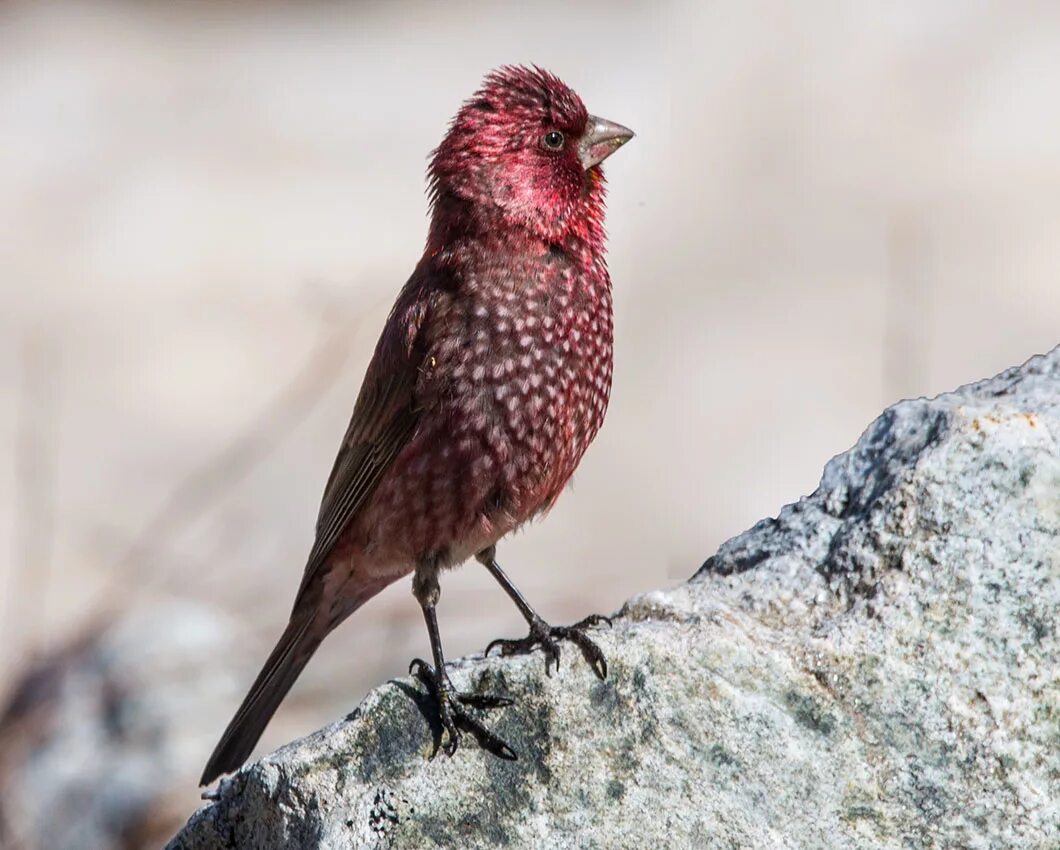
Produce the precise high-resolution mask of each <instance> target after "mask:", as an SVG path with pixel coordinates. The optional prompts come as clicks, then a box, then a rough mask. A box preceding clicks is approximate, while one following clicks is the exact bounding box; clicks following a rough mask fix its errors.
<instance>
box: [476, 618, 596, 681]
mask: <svg viewBox="0 0 1060 850" xmlns="http://www.w3.org/2000/svg"><path fill="white" fill-rule="evenodd" d="M601 623H607V625H609V626H610V625H611V620H610V619H609V618H607V617H605V616H603V615H602V614H590V615H589V616H588V617H586V618H585V619H584V620H582V621H580V622H578V623H575V624H574V625H573V626H550V625H549V624H548V623H546V622H545V621H544V620H542V619H541V618H540V617H538V618H536V619H534V620H533V621H532V622H531V623H530V634H528V635H527V636H526V637H524V638H520V639H519V640H507V639H505V638H498V639H497V640H494V641H490V644H489V646H487V647H486V655H489V654H490V650H492V649H493V648H494V647H499V648H500V651H501V655H521V654H523V653H527V652H533V651H534V649H536V648H537V647H541V649H542V650H544V653H545V673H546V674H547V675H552V665H553V664H555V665H556V669H557V670H558V669H559V642H560V641H561V640H569V641H570V642H571V643H573V644H574V645H575V646H577V647H578V649H580V650H581V651H582V655H584V656H585V660H586V661H587V662H588V663H589V666H590V667H592V668H593V672H594V673H595V674H596V675H597V676H599V677H600V678H601V679H606V678H607V659H606V658H605V657H604V653H603V651H602V650H601V649H600V647H599V646H597V645H596V642H595V641H594V640H593V639H592V638H590V637H589V636H588V635H587V634H586V633H585V632H586V631H587V630H588V629H590V628H592V627H593V626H598V625H600V624H601Z"/></svg>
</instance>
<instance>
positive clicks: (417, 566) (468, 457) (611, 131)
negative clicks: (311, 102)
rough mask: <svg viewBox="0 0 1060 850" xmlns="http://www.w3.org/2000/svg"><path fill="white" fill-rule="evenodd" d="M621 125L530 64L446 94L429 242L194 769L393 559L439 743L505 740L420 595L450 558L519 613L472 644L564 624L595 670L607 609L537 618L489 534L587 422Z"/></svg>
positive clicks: (591, 415) (548, 479) (521, 514)
mask: <svg viewBox="0 0 1060 850" xmlns="http://www.w3.org/2000/svg"><path fill="white" fill-rule="evenodd" d="M631 138H633V132H632V131H631V130H629V129H628V128H626V127H624V126H622V125H621V124H617V123H615V122H613V121H609V120H606V119H603V118H599V117H597V116H595V115H592V114H590V113H589V112H588V110H587V109H586V107H585V104H584V103H583V101H582V99H581V98H580V97H579V96H578V95H577V94H576V93H575V92H574V90H573V89H571V88H570V87H569V86H568V85H567V84H565V83H564V82H563V81H562V80H560V79H559V78H558V77H557V76H555V75H554V74H552V73H550V72H548V71H546V70H544V69H542V68H540V67H538V66H536V65H532V66H523V65H506V66H503V67H500V68H498V69H496V70H493V71H491V72H490V73H489V74H487V75H486V77H485V79H484V80H483V82H482V83H481V85H480V87H479V89H478V90H477V91H476V92H475V93H474V94H473V95H472V96H471V97H470V98H469V99H468V100H466V101H464V102H463V104H462V105H461V107H460V109H459V111H458V112H457V114H456V116H455V117H454V118H453V120H452V121H451V123H450V124H449V127H448V130H447V132H446V134H445V136H444V138H443V139H442V142H441V144H440V145H439V146H438V147H437V148H436V149H435V150H434V151H433V153H432V155H431V157H430V159H429V166H428V199H429V208H430V225H429V229H428V235H427V240H426V246H425V249H424V252H423V255H422V257H421V259H420V260H419V262H418V264H417V265H416V267H415V269H414V271H413V272H412V275H411V276H410V277H409V279H408V281H407V282H406V283H405V285H404V287H403V288H402V289H401V291H400V293H399V294H398V296H397V299H396V301H395V303H394V306H393V308H392V310H391V311H390V314H389V316H388V317H387V320H386V323H385V325H384V327H383V330H382V333H381V335H380V337H379V341H378V343H377V344H376V347H375V351H374V353H373V355H372V358H371V361H370V362H369V365H368V367H367V370H366V372H365V376H364V379H363V382H362V384H361V388H360V391H359V393H358V396H357V400H356V402H355V405H354V409H353V414H352V418H351V420H350V423H349V426H348V428H347V429H346V433H345V436H344V437H343V440H342V443H341V446H340V448H339V451H338V456H337V458H336V460H335V463H334V466H333V468H332V471H331V474H330V476H329V477H328V480H327V484H326V486H325V488H324V493H323V498H322V500H321V505H320V510H319V514H318V518H317V522H316V529H315V537H314V542H313V545H312V548H311V550H310V553H309V556H308V559H307V562H306V565H305V569H304V573H303V576H302V580H301V584H300V586H299V588H298V592H297V594H296V596H295V601H294V606H293V608H292V610H291V615H290V618H289V621H288V624H287V626H286V628H285V630H284V632H283V634H282V636H281V637H280V639H279V641H278V643H277V644H276V647H275V649H273V651H272V653H271V655H269V657H268V660H267V661H266V662H265V665H264V667H263V668H262V670H261V672H260V673H259V675H258V677H257V679H256V680H255V681H254V683H253V685H252V686H251V689H250V691H249V693H248V694H247V696H246V698H245V699H244V700H243V702H242V704H241V705H240V706H239V709H238V710H237V712H236V714H235V716H234V717H233V719H232V721H231V722H230V723H229V725H228V727H227V728H226V729H225V731H224V733H223V735H222V737H221V739H220V741H219V743H218V744H217V746H216V748H215V749H214V751H213V753H212V755H211V756H210V758H209V760H208V762H207V764H206V767H205V769H204V771H203V774H202V779H201V780H200V784H201V785H209V784H211V783H212V782H213V781H214V780H215V779H216V778H218V777H219V776H220V775H222V774H225V773H230V772H232V771H234V770H236V769H237V768H239V767H240V766H241V765H242V764H243V763H244V762H245V761H246V760H247V758H248V757H249V756H250V754H251V752H252V751H253V749H254V747H255V745H256V744H257V742H258V740H259V738H260V736H261V734H262V732H263V731H264V729H265V727H266V725H267V724H268V722H269V720H270V719H271V717H272V715H273V714H274V712H275V711H276V709H277V708H278V707H279V705H280V703H281V701H282V700H283V698H284V697H285V696H286V694H287V692H288V691H289V690H290V688H291V686H292V685H293V684H294V682H295V680H296V679H297V677H298V675H299V674H300V673H301V672H302V670H303V669H304V667H305V665H306V664H307V662H308V661H309V659H310V657H311V656H312V655H313V653H314V652H315V650H316V649H317V647H319V646H320V644H321V642H322V641H323V640H324V638H325V637H326V636H327V635H328V634H329V633H330V632H331V631H332V630H333V629H335V628H336V627H337V626H338V625H339V624H340V623H341V622H343V621H344V620H345V619H346V618H347V617H349V616H350V615H351V614H352V613H353V612H354V611H356V610H357V609H358V608H360V607H361V606H362V605H363V604H365V603H366V602H367V601H368V600H369V599H371V598H372V597H373V596H375V595H376V594H377V593H379V592H380V591H381V590H383V589H384V588H385V587H387V586H388V585H390V584H391V583H393V582H395V581H397V580H399V579H401V578H403V577H406V576H408V575H409V574H412V593H413V596H414V597H415V599H416V600H417V602H418V603H419V605H420V607H421V609H422V612H423V617H424V621H425V624H426V627H427V633H428V637H429V640H430V647H431V663H428V662H426V661H424V660H422V659H415V660H414V661H413V662H412V665H411V666H410V673H413V674H415V676H416V677H417V679H419V680H420V681H421V682H422V683H423V684H424V685H425V687H426V689H427V690H428V692H429V695H430V696H431V697H432V698H433V701H434V703H435V704H436V706H437V710H438V719H439V720H440V725H439V729H440V731H439V737H442V736H444V737H445V739H446V740H445V744H444V749H445V751H446V752H447V753H448V754H449V755H452V754H453V753H454V752H455V751H456V749H457V746H458V743H459V741H460V738H461V733H462V732H464V731H469V732H471V733H473V734H474V736H475V738H476V739H477V740H478V741H479V742H480V744H481V745H482V746H483V747H485V748H486V749H488V750H490V751H492V752H494V753H495V754H497V755H498V756H501V757H503V758H516V757H517V754H516V753H515V752H514V751H513V750H512V748H511V747H510V746H508V744H507V743H506V742H504V741H503V740H502V739H501V738H499V737H498V736H497V735H495V734H494V733H493V732H491V731H490V730H489V729H488V728H487V727H486V726H485V724H484V723H483V722H482V721H481V720H479V719H478V716H477V715H478V714H479V713H480V711H479V710H482V711H485V710H487V709H493V708H498V707H503V706H507V705H510V704H511V700H509V699H507V698H505V697H503V696H495V695H488V694H464V693H460V692H458V691H457V689H456V688H455V686H454V685H453V684H452V682H451V681H450V679H449V676H448V674H447V673H446V669H445V656H444V653H443V650H442V642H441V638H440V635H439V629H438V620H437V615H436V611H435V607H436V605H437V603H438V599H439V595H440V585H439V576H440V574H441V573H442V572H443V571H445V570H447V569H450V568H452V567H456V566H458V565H460V564H462V563H463V562H465V561H467V560H470V559H471V558H476V559H477V560H478V561H479V562H480V563H481V564H482V565H484V566H485V568H486V569H487V570H488V571H489V572H490V573H491V574H492V575H493V577H494V578H495V579H496V580H497V581H498V582H499V584H500V585H501V587H502V588H503V589H504V591H505V592H506V593H507V594H508V596H510V597H511V599H512V601H513V602H514V603H515V605H516V606H517V607H518V609H519V611H520V612H521V614H522V615H523V617H524V618H525V619H526V621H527V624H528V626H529V633H528V635H527V636H526V637H525V638H522V639H518V640H507V639H502V640H496V641H493V642H492V643H491V644H490V645H489V646H487V648H486V654H487V655H488V654H489V652H490V651H491V650H493V649H495V648H498V649H499V650H500V653H501V654H502V655H512V654H516V653H526V652H531V651H534V650H535V649H540V650H542V651H543V652H544V654H545V666H546V672H548V671H549V670H550V664H553V663H554V664H556V665H557V666H558V663H559V652H560V650H559V646H560V641H563V640H566V641H569V642H571V643H573V644H575V645H577V647H579V648H580V650H581V652H582V654H583V655H584V656H585V658H586V660H587V661H588V663H589V664H590V666H591V667H592V668H593V670H594V671H595V672H596V674H597V675H598V676H599V677H600V678H605V677H606V675H607V661H606V658H605V657H604V655H603V653H602V651H601V650H600V649H599V647H598V646H597V644H596V642H595V641H593V640H592V638H591V637H589V635H588V634H587V631H589V630H590V629H592V628H593V627H595V626H598V625H602V624H603V623H604V622H605V621H606V618H604V617H601V616H599V615H591V616H589V617H587V618H585V619H584V620H582V621H581V622H580V623H577V624H575V625H573V626H551V625H549V624H548V623H547V622H546V621H545V620H544V619H543V618H542V617H541V616H540V615H539V614H538V613H537V611H536V610H535V609H534V608H533V607H531V605H530V604H529V603H528V602H527V601H526V599H525V598H524V597H523V596H522V594H521V593H520V592H519V590H518V589H517V588H516V587H515V585H514V584H513V583H512V582H511V580H510V579H509V578H508V576H507V575H506V573H505V572H504V571H503V570H502V569H501V567H500V565H499V564H498V562H497V557H496V548H497V543H498V541H500V540H501V539H502V538H503V537H505V536H506V535H508V534H510V533H511V532H513V531H515V530H516V529H518V528H520V527H521V526H523V525H524V524H526V523H527V522H529V521H530V520H533V519H535V518H537V517H540V516H542V515H544V514H545V513H547V512H548V511H549V510H550V509H551V508H552V506H553V505H554V504H555V502H556V500H557V499H558V498H559V496H560V494H561V493H562V492H563V490H564V489H565V488H566V487H567V484H568V483H569V482H570V480H571V477H572V476H573V474H574V471H575V469H576V467H577V466H578V464H579V462H580V460H581V459H582V456H583V454H584V453H585V450H586V449H587V448H588V446H589V444H590V442H592V440H593V438H594V437H595V436H596V434H597V432H598V431H599V429H600V427H601V425H602V424H603V421H604V415H605V413H606V411H607V406H608V400H609V397H610V393H611V383H612V351H613V313H612V288H611V279H610V275H609V273H608V268H607V257H606V234H605V231H604V207H605V192H606V187H605V181H604V175H603V171H602V169H601V163H602V162H603V161H604V160H605V159H607V158H608V157H609V156H610V155H611V154H612V153H614V152H615V151H616V150H618V148H620V147H621V146H622V145H624V144H625V143H626V142H628V141H629V140H630V139H631ZM469 709H475V710H476V711H471V710H469ZM437 750H438V743H437V742H436V745H435V752H437Z"/></svg>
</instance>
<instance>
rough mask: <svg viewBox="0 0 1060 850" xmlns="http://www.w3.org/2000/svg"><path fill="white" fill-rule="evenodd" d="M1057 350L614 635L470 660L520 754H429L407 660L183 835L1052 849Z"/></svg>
mask: <svg viewBox="0 0 1060 850" xmlns="http://www.w3.org/2000/svg"><path fill="white" fill-rule="evenodd" d="M1058 440H1060V349H1057V350H1055V351H1053V352H1052V353H1051V354H1049V355H1046V356H1044V357H1038V358H1035V359H1033V360H1031V361H1029V362H1028V363H1026V364H1025V365H1024V366H1022V367H1019V368H1016V369H1011V370H1009V371H1007V372H1004V373H1002V374H1001V375H999V376H997V377H996V378H993V379H991V380H988V381H984V382H982V383H978V384H974V385H970V386H967V387H964V388H963V389H960V390H958V391H957V392H954V393H950V394H947V395H943V396H940V397H939V398H937V399H934V400H931V401H927V400H916V401H904V402H901V403H899V404H896V405H895V406H894V407H892V408H890V409H889V410H887V411H886V412H885V413H884V414H883V415H882V416H881V417H880V418H879V419H877V420H876V421H875V422H874V423H873V424H872V425H871V426H870V427H869V429H868V430H867V431H866V432H865V434H864V435H863V436H862V437H861V439H860V440H859V441H858V443H857V445H855V446H854V448H852V449H851V450H850V451H848V452H847V453H845V454H842V455H839V456H838V457H836V458H834V459H833V460H832V461H831V462H830V463H829V464H828V466H827V467H826V469H825V471H824V475H823V477H822V479H821V484H820V486H819V488H818V489H817V491H816V492H815V493H814V494H813V495H811V496H809V497H807V498H804V499H801V500H800V501H798V502H797V503H795V504H792V505H789V506H787V507H785V508H784V509H783V510H782V511H781V512H780V515H779V516H778V517H777V518H776V519H768V520H763V521H762V522H760V523H758V524H757V525H756V526H755V527H754V528H752V529H751V530H750V531H748V532H746V533H744V534H742V535H740V536H739V537H736V538H735V539H733V540H730V541H729V542H727V543H726V544H724V545H723V546H722V547H721V548H720V550H719V551H718V553H717V554H716V555H714V556H713V557H712V558H710V559H709V560H708V561H707V562H706V563H705V564H704V565H703V567H702V569H700V570H699V572H698V573H697V574H696V575H695V576H694V577H693V578H692V579H691V580H690V581H689V582H688V583H687V584H685V585H683V586H681V587H679V588H677V589H676V590H673V591H667V592H655V593H649V594H646V595H644V596H641V597H638V598H635V599H633V600H631V601H630V602H628V603H627V604H626V605H625V607H624V608H623V609H622V611H621V612H620V616H619V617H618V618H617V619H616V621H615V624H614V628H613V629H611V630H607V629H603V630H601V631H600V632H599V633H598V635H597V637H598V639H599V641H600V643H601V645H602V646H603V647H604V648H605V650H606V651H607V652H608V654H609V658H610V662H611V669H610V675H609V677H608V679H607V681H605V682H600V681H597V680H596V679H595V678H594V677H593V675H592V673H591V672H590V671H589V668H588V666H587V665H585V664H583V663H581V659H579V658H576V657H575V656H576V655H577V652H576V651H575V650H574V649H573V648H570V647H568V648H567V649H566V652H565V655H564V665H563V668H562V670H561V671H560V673H559V674H558V675H552V676H551V677H548V676H546V675H545V670H544V663H543V660H542V656H541V655H540V654H536V655H533V656H530V657H525V658H519V659H504V660H500V659H496V658H489V659H483V658H481V657H474V658H467V659H464V660H462V661H459V662H457V663H456V664H454V665H453V678H454V680H455V681H456V682H457V684H458V685H459V686H462V687H464V688H467V689H471V690H476V691H479V690H481V691H490V692H498V691H499V692H506V693H509V694H511V695H513V696H514V697H516V699H517V702H516V704H515V705H513V706H512V707H510V708H507V709H503V710H500V711H496V712H493V713H491V715H490V718H489V719H490V721H491V723H492V725H493V728H494V729H495V730H496V731H497V732H499V733H500V734H501V735H502V736H504V737H505V738H506V739H507V740H508V741H509V742H510V743H511V744H512V745H513V746H514V747H515V748H516V750H517V751H518V753H519V755H520V757H519V759H518V761H514V762H509V761H502V760H500V759H497V758H495V757H493V756H491V755H488V754H486V753H484V752H483V751H481V750H479V749H477V748H475V747H474V746H464V747H462V748H461V749H460V750H459V751H458V752H457V754H456V755H455V757H453V758H447V757H445V756H444V755H440V756H438V757H435V758H433V759H432V758H430V753H431V750H432V727H431V725H430V723H429V722H428V719H427V718H428V717H429V716H430V706H429V703H428V702H427V700H426V698H425V697H424V695H423V694H422V693H421V690H420V689H419V688H418V687H416V686H415V685H414V684H411V683H410V681H409V680H399V681H394V682H390V683H388V684H386V685H384V686H382V687H380V688H378V689H376V690H375V691H374V692H372V693H371V694H370V695H369V697H368V698H367V699H366V700H365V701H364V703H363V704H362V705H361V706H360V707H359V708H358V709H357V710H356V711H355V712H354V713H353V714H351V715H350V716H349V717H347V718H346V719H344V720H342V721H340V722H337V723H335V724H333V725H332V726H330V727H328V728H326V729H323V730H321V731H320V732H318V733H316V734H314V735H311V736H310V737H308V738H305V739H303V740H300V741H296V742H295V743H293V744H291V745H289V746H287V747H285V748H283V749H281V750H279V751H278V752H276V753H274V754H272V755H270V756H268V757H266V758H264V759H263V760H262V761H260V762H258V763H257V764H253V765H250V766H248V767H247V768H245V769H244V770H243V771H241V772H240V773H238V774H237V775H236V776H235V777H234V778H232V779H231V780H228V781H224V782H222V784H221V786H220V789H219V796H218V799H217V800H216V801H215V802H213V803H211V804H210V805H207V806H206V807H205V808H203V809H201V810H200V811H199V812H198V813H196V814H195V815H194V817H192V819H191V821H190V822H189V823H188V825H187V826H186V827H185V829H184V830H183V831H182V832H181V833H180V834H178V835H177V836H176V837H175V838H174V839H173V840H172V842H171V843H170V844H169V848H170V850H207V848H209V850H214V849H215V848H236V847H240V848H242V847H255V848H266V850H267V848H280V847H307V848H335V850H337V848H355V847H356V848H361V847H364V848H409V850H413V848H415V850H423V848H432V847H461V848H493V847H504V846H506V847H534V848H543V847H547V848H568V847H570V848H575V847H577V848H628V847H666V848H696V850H703V848H715V847H717V848H735V847H741V848H742V847H762V848H774V847H777V848H779V847H800V848H810V847H813V848H851V847H858V848H900V847H901V848H929V847H931V848H933V847H938V848H951V847H966V848H1014V847H1019V848H1047V847H1048V848H1056V847H1057V841H1058V836H1060V808H1058V806H1060V678H1058V676H1060V655H1058V652H1057V611H1058V607H1060V446H1058V442H1057V441H1058Z"/></svg>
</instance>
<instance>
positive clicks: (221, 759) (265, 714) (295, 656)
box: [199, 617, 323, 785]
mask: <svg viewBox="0 0 1060 850" xmlns="http://www.w3.org/2000/svg"><path fill="white" fill-rule="evenodd" d="M322 639H323V635H322V634H321V633H320V629H317V628H314V619H313V618H312V617H299V618H297V619H292V620H291V622H290V623H288V625H287V628H286V629H284V632H283V635H282V636H281V637H280V640H279V642H278V643H277V644H276V648H275V649H273V651H272V654H271V655H270V656H269V660H268V661H266V662H265V666H264V667H262V669H261V672H260V673H258V678H257V679H255V680H254V684H253V686H252V687H251V689H250V693H248V694H247V695H246V697H245V698H244V700H243V704H242V705H240V706H239V711H237V712H236V716H235V717H233V718H232V722H231V723H229V724H228V728H227V729H225V731H224V734H223V735H222V736H221V740H220V741H219V742H218V743H217V746H216V747H215V748H214V751H213V755H211V756H210V760H209V761H208V762H207V763H206V769H205V770H203V772H202V779H200V780H199V784H200V785H208V784H210V783H211V782H213V781H214V780H215V779H216V778H217V777H218V776H220V775H221V774H222V773H229V772H230V771H233V770H235V769H236V768H237V767H239V766H240V765H242V764H243V762H245V761H246V760H247V757H248V756H249V755H250V754H251V752H252V751H253V749H254V745H255V744H257V743H258V739H259V738H260V737H261V733H262V732H264V731H265V727H266V726H267V725H268V722H269V720H271V719H272V715H273V714H274V713H275V712H276V709H277V708H279V705H280V702H281V701H282V700H283V698H284V697H285V696H287V692H288V691H289V690H290V689H291V685H293V684H294V682H295V679H297V678H298V676H299V674H300V673H301V672H302V670H303V668H304V667H305V665H306V664H307V663H308V662H309V659H310V658H312V657H313V653H314V652H316V649H317V647H318V646H320V642H321V640H322Z"/></svg>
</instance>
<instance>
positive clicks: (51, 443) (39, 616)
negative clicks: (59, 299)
mask: <svg viewBox="0 0 1060 850" xmlns="http://www.w3.org/2000/svg"><path fill="white" fill-rule="evenodd" d="M20 354H21V356H20V360H19V372H20V376H19V389H18V400H17V412H16V417H17V420H16V431H15V457H14V463H13V464H12V468H13V469H14V474H15V482H14V487H15V498H14V508H13V512H12V515H13V518H14V519H13V522H14V529H13V534H12V540H13V551H12V558H11V578H10V586H9V587H8V592H7V594H6V604H5V606H4V607H5V609H6V611H5V620H4V621H5V623H6V624H7V634H6V635H4V646H6V647H8V649H9V650H12V651H11V652H10V653H9V655H8V657H17V655H18V653H17V652H16V651H14V650H17V648H19V647H20V646H25V645H27V644H32V643H33V642H34V639H36V638H39V636H40V635H42V634H44V633H45V632H46V629H45V628H44V626H45V625H46V623H47V600H48V585H49V582H50V579H51V570H52V559H53V552H54V545H55V484H56V463H55V458H56V443H57V432H58V421H59V414H58V408H59V389H60V388H59V382H58V377H59V352H58V347H57V345H56V341H55V339H54V337H53V336H52V335H51V334H50V332H48V331H46V330H42V329H41V328H35V329H33V330H31V331H29V332H28V333H27V334H26V336H25V337H24V339H23V342H22V348H21V352H20Z"/></svg>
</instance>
